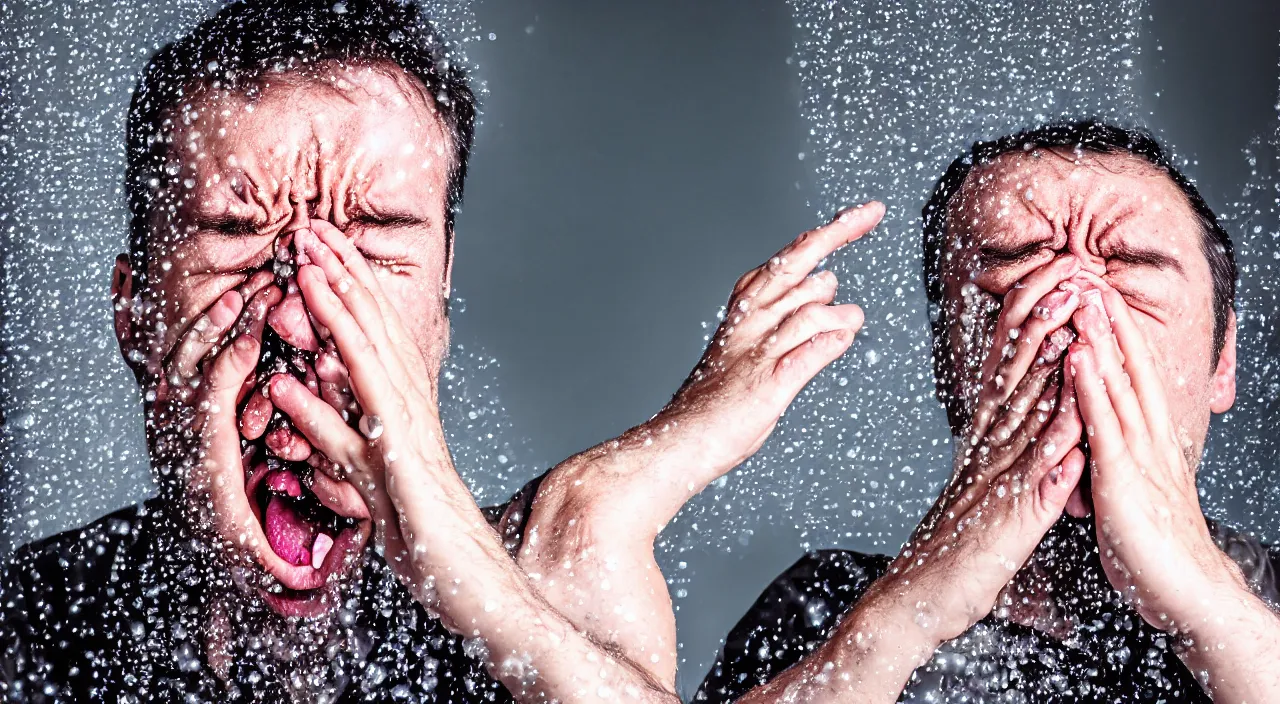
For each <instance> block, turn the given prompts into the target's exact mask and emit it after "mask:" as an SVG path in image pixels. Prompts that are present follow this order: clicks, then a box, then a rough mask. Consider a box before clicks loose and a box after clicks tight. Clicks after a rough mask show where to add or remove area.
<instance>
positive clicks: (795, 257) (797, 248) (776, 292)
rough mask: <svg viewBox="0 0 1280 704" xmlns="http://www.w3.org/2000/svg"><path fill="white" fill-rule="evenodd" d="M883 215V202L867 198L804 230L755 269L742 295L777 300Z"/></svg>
mask: <svg viewBox="0 0 1280 704" xmlns="http://www.w3.org/2000/svg"><path fill="white" fill-rule="evenodd" d="M883 217H884V205H883V204H881V203H878V202H876V201H871V202H869V203H866V204H864V205H860V206H856V207H853V208H848V209H845V210H843V211H841V212H840V214H839V215H837V216H836V217H835V218H834V219H833V220H832V221H831V222H829V223H827V224H826V225H823V226H822V227H820V228H818V229H816V230H812V231H810V232H805V233H803V234H801V235H800V236H799V237H797V238H796V239H795V240H794V241H792V243H791V244H789V245H787V246H786V247H784V248H783V249H782V250H781V251H779V252H778V253H777V254H776V255H775V256H774V257H772V258H771V259H770V260H769V262H768V263H767V264H765V265H764V266H763V267H761V268H760V269H758V270H757V271H759V274H757V275H756V276H754V277H751V279H750V281H749V282H747V283H746V285H745V286H744V287H743V292H742V294H743V295H742V297H743V298H746V299H748V300H756V299H759V301H760V304H761V305H764V304H765V303H768V302H772V301H776V300H778V299H779V298H780V297H782V296H783V295H784V294H785V293H786V292H787V291H790V290H791V289H792V288H794V287H795V286H796V284H798V283H800V282H801V281H802V280H803V279H804V277H806V276H808V275H809V272H811V271H813V269H814V267H816V266H818V263H819V262H821V261H822V260H823V259H825V258H826V257H827V256H828V255H830V254H831V253H832V252H834V251H836V250H837V249H840V248H841V247H843V246H845V245H846V244H849V243H850V242H852V241H854V240H856V239H858V238H860V237H862V236H863V235H865V234H867V233H868V232H870V231H871V230H872V228H874V227H875V226H876V224H877V223H879V222H880V219H881V218H883Z"/></svg>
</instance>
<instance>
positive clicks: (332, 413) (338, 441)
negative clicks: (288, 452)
mask: <svg viewBox="0 0 1280 704" xmlns="http://www.w3.org/2000/svg"><path fill="white" fill-rule="evenodd" d="M268 384H269V387H268V388H270V389H271V391H270V393H271V398H272V399H273V400H274V401H275V405H276V408H278V409H280V412H281V413H283V414H284V415H285V416H287V417H288V418H289V420H290V421H292V423H293V427H295V428H296V429H297V430H298V431H299V432H301V433H302V435H303V437H304V438H306V441H307V442H308V443H310V445H311V446H313V447H315V449H317V450H319V451H320V452H321V453H322V454H324V456H326V457H328V458H329V459H330V460H332V461H334V462H336V463H338V464H339V465H341V466H342V468H343V469H344V470H345V471H347V472H349V473H351V476H350V478H351V479H352V480H353V481H356V484H357V485H360V484H363V483H365V482H364V481H358V480H366V479H368V477H364V476H363V472H364V470H363V465H364V462H363V454H364V449H365V447H366V445H367V442H366V440H365V439H364V437H363V436H361V435H360V434H359V433H358V432H356V431H355V430H354V429H352V428H351V426H349V425H347V422H346V421H345V420H343V419H342V416H341V415H339V414H338V411H337V410H335V409H334V408H333V407H332V406H330V405H329V404H327V403H325V402H324V401H322V400H321V399H319V398H316V396H315V395H314V394H312V393H311V392H310V391H309V390H308V389H307V387H306V386H304V385H303V384H302V382H300V381H298V380H297V379H295V378H293V377H292V376H290V375H288V374H276V375H274V376H272V377H271V379H270V381H269V382H268ZM308 454H309V453H308ZM286 459H287V458H286ZM303 459H306V458H305V457H304V458H303ZM321 464H323V463H321ZM322 469H323V467H322ZM358 475H359V476H358ZM331 476H332V475H331ZM334 478H335V479H342V478H343V477H334Z"/></svg>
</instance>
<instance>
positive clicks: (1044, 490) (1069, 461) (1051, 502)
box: [1037, 447, 1084, 521]
mask: <svg viewBox="0 0 1280 704" xmlns="http://www.w3.org/2000/svg"><path fill="white" fill-rule="evenodd" d="M1083 476H1084V452H1083V451H1082V450H1081V449H1080V448H1079V447H1072V448H1071V450H1070V451H1069V452H1067V455H1066V457H1064V458H1062V464H1059V465H1058V466H1056V467H1053V468H1052V469H1050V470H1049V471H1048V472H1046V473H1045V475H1044V476H1042V477H1040V481H1039V482H1038V484H1037V488H1038V489H1039V498H1040V511H1041V512H1042V515H1044V516H1045V517H1048V516H1052V517H1053V518H1052V520H1053V521H1056V520H1058V518H1059V517H1060V516H1062V512H1063V511H1064V510H1065V509H1066V508H1067V503H1068V501H1070V500H1071V497H1072V496H1074V495H1075V494H1074V491H1075V488H1076V486H1078V485H1079V484H1080V479H1081V477H1083ZM1080 510H1082V509H1077V511H1080Z"/></svg>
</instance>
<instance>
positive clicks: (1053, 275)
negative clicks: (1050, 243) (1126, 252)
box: [998, 256, 1080, 336]
mask: <svg viewBox="0 0 1280 704" xmlns="http://www.w3.org/2000/svg"><path fill="white" fill-rule="evenodd" d="M1079 271H1080V260H1079V259H1077V258H1076V257H1074V256H1061V257H1058V258H1057V259H1055V260H1053V261H1052V262H1050V263H1048V264H1046V265H1045V266H1042V267H1040V268H1039V269H1036V270H1035V271H1033V272H1031V273H1030V274H1028V275H1027V276H1025V277H1023V279H1022V280H1021V281H1019V282H1018V283H1016V284H1014V285H1013V288H1011V289H1009V291H1008V293H1006V294H1005V295H1004V301H1003V302H1002V304H1001V306H1000V318H1001V323H1002V327H1003V329H1002V330H999V331H998V332H1001V333H1004V334H1005V335H1006V336H1007V335H1008V332H1009V330H1010V329H1012V328H1016V327H1019V326H1021V325H1022V324H1023V323H1024V322H1026V320H1027V318H1028V317H1029V316H1030V315H1031V314H1032V312H1034V310H1035V308H1036V306H1038V305H1040V303H1039V301H1040V299H1041V298H1044V297H1045V295H1047V294H1048V293H1049V292H1050V291H1052V290H1053V289H1054V288H1055V287H1057V286H1058V285H1059V284H1061V283H1062V282H1064V281H1066V280H1067V279H1070V278H1071V277H1072V276H1074V275H1075V274H1076V273H1077V272H1079Z"/></svg>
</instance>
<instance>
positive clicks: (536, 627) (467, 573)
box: [416, 511, 678, 702]
mask: <svg viewBox="0 0 1280 704" xmlns="http://www.w3.org/2000/svg"><path fill="white" fill-rule="evenodd" d="M437 520H438V521H439V522H446V521H447V522H449V523H454V525H453V526H452V527H451V529H450V530H448V531H440V534H443V535H448V536H452V537H451V539H449V540H448V542H446V543H443V544H442V543H439V542H436V541H434V540H433V543H432V546H431V549H430V550H429V551H428V552H427V553H425V554H424V553H423V552H422V551H418V553H419V556H418V557H417V558H416V560H417V561H418V564H417V565H416V567H417V570H418V571H419V572H420V573H421V574H424V575H430V578H429V580H430V583H431V584H432V585H433V587H434V594H430V595H428V597H427V598H428V599H431V598H434V600H435V604H436V608H437V609H438V611H439V613H440V615H441V618H442V620H443V621H444V622H445V624H446V625H447V626H448V627H449V628H450V629H451V630H453V631H455V632H457V633H459V634H461V635H463V636H465V637H468V638H479V639H480V640H481V641H483V643H484V645H485V647H486V649H487V656H486V664H487V667H488V668H489V670H490V673H491V674H492V675H493V676H494V678H496V679H498V680H499V681H500V682H502V683H503V685H504V686H506V687H507V689H508V690H509V691H510V692H511V693H512V695H513V696H515V698H516V699H517V701H520V702H544V701H554V700H558V701H596V700H600V701H608V700H614V699H623V700H628V701H638V702H678V699H677V698H676V697H675V695H674V694H673V693H672V692H671V691H669V689H668V688H667V687H664V686H662V685H661V684H659V683H656V682H654V681H653V679H652V678H651V677H649V676H648V674H647V673H646V672H645V671H644V670H643V669H641V668H639V667H637V666H636V665H635V664H634V663H632V662H631V661H630V659H628V658H627V657H625V656H622V655H619V654H616V653H615V651H614V650H613V649H610V648H608V647H606V646H603V645H601V644H600V643H598V642H597V641H596V640H594V639H593V638H591V637H590V636H589V635H588V634H587V633H585V632H584V631H583V630H581V629H579V628H577V627H576V626H575V625H574V624H573V623H572V622H570V620H569V619H568V618H566V617H565V616H564V615H562V614H561V613H560V612H559V611H557V610H556V609H555V608H554V607H553V606H551V605H550V604H548V602H547V601H546V600H545V599H543V598H542V597H541V596H540V595H539V594H538V592H537V590H536V588H535V585H534V584H533V583H532V582H531V580H530V578H529V577H528V576H527V575H526V574H525V573H524V572H523V571H522V570H521V569H520V568H518V567H517V566H516V565H515V563H513V562H512V560H511V558H510V557H509V556H508V555H507V553H506V551H505V550H504V549H503V547H502V545H501V544H500V541H499V540H498V537H497V535H496V534H495V533H494V532H493V531H492V529H490V528H489V526H488V525H487V524H486V523H485V522H484V520H483V517H482V516H481V515H480V514H479V512H478V511H477V512H476V513H475V515H474V516H470V515H468V516H466V517H465V518H464V517H461V516H456V515H455V516H449V517H447V518H445V517H443V516H438V519H437ZM455 521H456V523H455Z"/></svg>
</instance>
